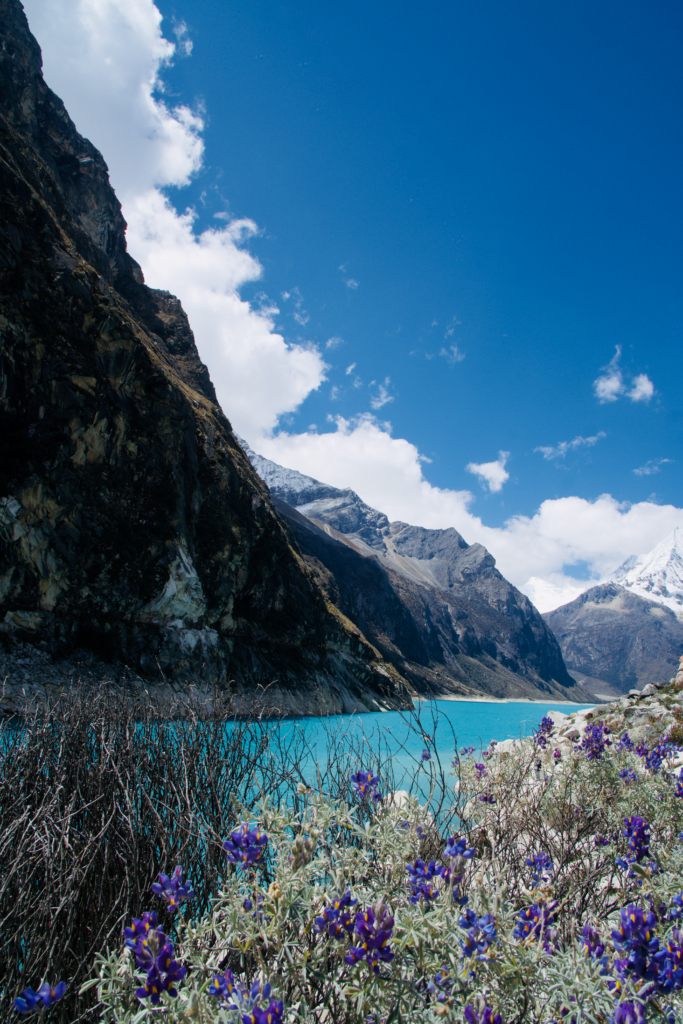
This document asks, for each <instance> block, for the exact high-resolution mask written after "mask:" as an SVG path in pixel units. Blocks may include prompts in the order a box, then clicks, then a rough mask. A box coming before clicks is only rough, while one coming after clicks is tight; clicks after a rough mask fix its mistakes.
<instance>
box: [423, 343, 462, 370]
mask: <svg viewBox="0 0 683 1024" xmlns="http://www.w3.org/2000/svg"><path fill="white" fill-rule="evenodd" d="M439 355H440V356H443V357H444V359H445V360H446V362H447V363H450V364H451V366H455V364H456V363H461V362H462V361H463V359H464V358H465V353H464V352H461V351H460V349H459V348H458V346H457V345H451V346H450V347H449V348H442V349H441V351H440V352H439ZM427 358H429V357H427Z"/></svg>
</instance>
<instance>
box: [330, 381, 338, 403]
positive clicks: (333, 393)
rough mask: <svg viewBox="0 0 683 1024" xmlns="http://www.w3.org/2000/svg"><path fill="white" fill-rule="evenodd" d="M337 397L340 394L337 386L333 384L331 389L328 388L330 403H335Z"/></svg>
mask: <svg viewBox="0 0 683 1024" xmlns="http://www.w3.org/2000/svg"><path fill="white" fill-rule="evenodd" d="M339 395H340V392H339V388H338V386H337V385H336V384H333V385H332V387H331V388H330V401H332V402H336V401H337V399H338V398H339Z"/></svg>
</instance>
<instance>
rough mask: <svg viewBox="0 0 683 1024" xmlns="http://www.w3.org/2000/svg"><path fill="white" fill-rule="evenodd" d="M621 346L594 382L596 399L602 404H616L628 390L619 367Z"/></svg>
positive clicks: (618, 346)
mask: <svg viewBox="0 0 683 1024" xmlns="http://www.w3.org/2000/svg"><path fill="white" fill-rule="evenodd" d="M620 359H621V345H617V347H616V351H615V353H614V356H613V357H612V359H611V360H610V362H609V363H608V364H607V366H604V367H603V369H602V373H601V374H600V375H599V376H598V377H597V378H596V379H595V380H594V381H593V387H594V389H595V394H596V397H597V398H598V400H599V401H600V402H603V403H604V402H616V400H617V398H618V397H619V395H622V394H623V393H624V391H625V390H626V388H625V385H624V377H623V374H622V372H621V369H620V367H619V360H620Z"/></svg>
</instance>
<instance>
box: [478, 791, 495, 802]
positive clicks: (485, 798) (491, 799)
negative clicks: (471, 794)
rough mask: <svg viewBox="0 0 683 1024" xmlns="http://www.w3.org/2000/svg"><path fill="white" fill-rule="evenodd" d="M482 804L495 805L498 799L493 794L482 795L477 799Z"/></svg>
mask: <svg viewBox="0 0 683 1024" xmlns="http://www.w3.org/2000/svg"><path fill="white" fill-rule="evenodd" d="M477 800H479V802H480V803H482V804H495V802H496V798H495V796H494V795H493V793H482V794H481V796H479V797H477Z"/></svg>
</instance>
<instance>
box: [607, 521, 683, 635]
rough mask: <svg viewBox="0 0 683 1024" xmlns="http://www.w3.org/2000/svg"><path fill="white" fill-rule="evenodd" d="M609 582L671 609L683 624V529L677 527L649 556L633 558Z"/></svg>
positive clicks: (609, 577) (610, 577) (624, 563)
mask: <svg viewBox="0 0 683 1024" xmlns="http://www.w3.org/2000/svg"><path fill="white" fill-rule="evenodd" d="M608 580H609V581H611V582H613V583H618V584H619V586H620V587H624V589H625V590H630V591H631V592H632V593H633V594H638V596H639V597H644V598H646V600H648V601H654V602H655V603H656V604H662V605H664V606H665V607H666V608H670V609H671V611H672V612H673V613H674V614H675V615H676V617H677V618H678V619H680V620H681V621H682V622H683V530H682V529H681V528H680V527H676V529H675V530H673V531H672V532H671V533H670V534H669V535H668V537H665V538H664V540H662V541H660V542H659V544H657V546H656V547H654V548H653V549H652V551H650V552H649V554H647V555H631V556H630V557H629V558H627V559H626V561H625V562H623V563H622V564H621V565H620V566H619V568H618V569H615V571H614V572H613V573H612V574H611V575H610V576H608Z"/></svg>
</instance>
